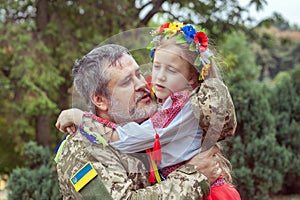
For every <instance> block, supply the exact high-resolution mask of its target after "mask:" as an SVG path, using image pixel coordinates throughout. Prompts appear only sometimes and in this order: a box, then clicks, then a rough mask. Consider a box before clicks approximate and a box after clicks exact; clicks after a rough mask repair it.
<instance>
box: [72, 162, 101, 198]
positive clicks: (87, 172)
mask: <svg viewBox="0 0 300 200" xmlns="http://www.w3.org/2000/svg"><path fill="white" fill-rule="evenodd" d="M96 176H97V172H96V170H95V168H94V167H93V165H92V163H91V162H87V163H86V164H85V165H84V166H83V167H82V168H80V169H79V170H78V171H77V172H76V174H75V175H74V176H72V178H70V181H71V183H72V185H73V187H74V188H75V190H76V192H78V191H79V190H81V189H82V188H83V187H84V186H86V185H87V184H88V183H89V182H90V181H91V180H93V179H94V178H95V177H96Z"/></svg>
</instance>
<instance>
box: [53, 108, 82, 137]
mask: <svg viewBox="0 0 300 200" xmlns="http://www.w3.org/2000/svg"><path fill="white" fill-rule="evenodd" d="M83 114H84V112H83V111H82V110H79V109H77V108H71V109H68V110H63V111H62V112H61V113H60V115H59V116H58V118H57V121H56V124H55V126H56V128H57V129H58V130H60V131H61V132H63V133H65V132H68V133H69V134H73V133H75V132H76V126H78V125H80V124H81V122H82V116H83Z"/></svg>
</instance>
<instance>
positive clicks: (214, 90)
mask: <svg viewBox="0 0 300 200" xmlns="http://www.w3.org/2000/svg"><path fill="white" fill-rule="evenodd" d="M190 102H191V105H192V109H193V112H194V115H195V117H196V118H197V119H199V126H200V127H201V128H202V130H203V139H202V141H203V144H202V149H203V150H205V149H208V148H210V147H211V146H213V145H214V144H215V143H216V142H217V141H219V140H223V139H225V138H228V137H230V136H232V135H233V134H234V132H235V129H236V126H237V122H236V115H235V109H234V105H233V102H232V99H231V96H230V94H229V91H228V88H227V87H226V86H225V85H224V83H223V82H222V81H221V80H220V79H218V78H208V79H205V81H204V82H203V83H201V85H200V86H199V87H198V88H196V89H195V90H194V91H193V92H192V93H191V95H190Z"/></svg>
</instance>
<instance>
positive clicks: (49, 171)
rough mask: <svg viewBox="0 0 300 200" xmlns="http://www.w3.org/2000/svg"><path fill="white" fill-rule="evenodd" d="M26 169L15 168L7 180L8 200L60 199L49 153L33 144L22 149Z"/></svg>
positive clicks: (30, 143)
mask: <svg viewBox="0 0 300 200" xmlns="http://www.w3.org/2000/svg"><path fill="white" fill-rule="evenodd" d="M24 159H25V161H26V162H25V163H26V167H22V168H16V169H14V170H13V171H12V173H11V174H10V176H9V179H8V185H7V188H8V200H23V199H24V200H27V199H36V200H48V199H51V200H56V199H61V196H60V193H59V187H58V181H57V176H56V172H55V170H54V169H55V168H54V167H53V159H52V157H51V154H50V151H49V150H48V149H46V148H43V147H41V146H37V145H36V143H34V142H29V143H27V144H26V145H25V147H24Z"/></svg>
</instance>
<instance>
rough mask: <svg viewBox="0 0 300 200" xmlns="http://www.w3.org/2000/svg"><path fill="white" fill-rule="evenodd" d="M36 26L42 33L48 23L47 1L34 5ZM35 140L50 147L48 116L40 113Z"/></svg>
mask: <svg viewBox="0 0 300 200" xmlns="http://www.w3.org/2000/svg"><path fill="white" fill-rule="evenodd" d="M36 9H37V11H36V15H37V16H36V18H35V19H36V27H37V34H42V35H43V32H44V31H45V29H46V27H47V24H48V23H49V12H48V1H47V0H38V1H37V5H36ZM42 38H43V41H44V43H45V44H46V45H47V44H49V43H50V38H49V37H47V36H45V35H43V37H42ZM35 130H36V141H37V143H38V144H39V145H42V146H45V147H50V116H48V115H45V114H41V115H38V116H37V117H36V124H35Z"/></svg>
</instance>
